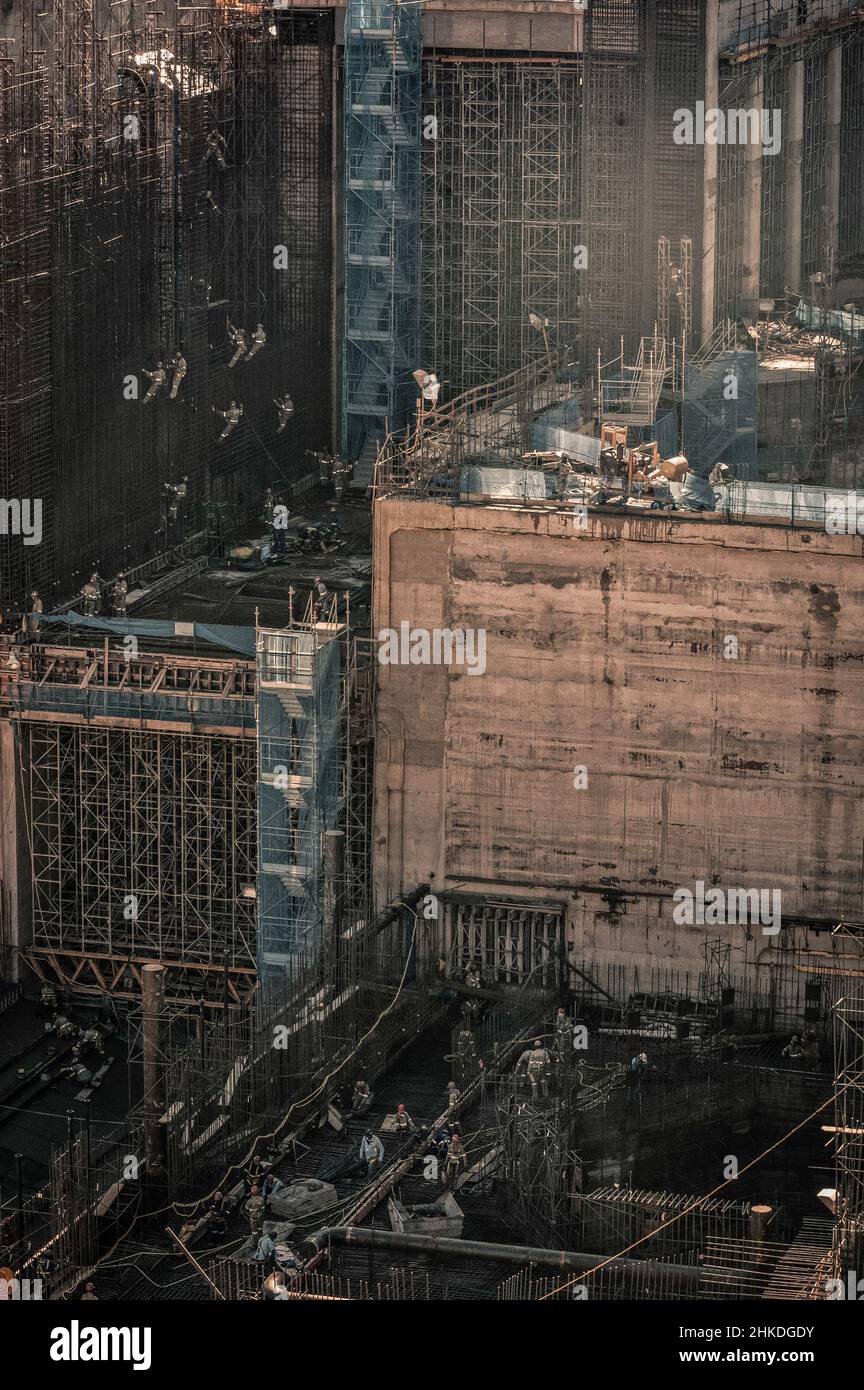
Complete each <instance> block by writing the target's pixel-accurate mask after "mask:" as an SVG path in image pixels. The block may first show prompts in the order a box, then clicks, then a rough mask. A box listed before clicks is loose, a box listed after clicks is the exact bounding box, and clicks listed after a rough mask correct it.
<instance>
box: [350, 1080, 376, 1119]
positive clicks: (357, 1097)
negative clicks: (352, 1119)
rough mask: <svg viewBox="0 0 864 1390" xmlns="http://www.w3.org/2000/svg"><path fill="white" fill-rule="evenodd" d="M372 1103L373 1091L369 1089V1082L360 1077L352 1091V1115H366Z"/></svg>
mask: <svg viewBox="0 0 864 1390" xmlns="http://www.w3.org/2000/svg"><path fill="white" fill-rule="evenodd" d="M371 1105H372V1092H371V1091H370V1090H369V1083H368V1081H363V1080H362V1078H360V1077H358V1079H357V1080H356V1081H355V1082H354V1090H353V1091H352V1093H351V1113H352V1115H365V1114H366V1112H367V1110H368V1109H369V1108H370V1106H371Z"/></svg>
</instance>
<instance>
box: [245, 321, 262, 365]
mask: <svg viewBox="0 0 864 1390" xmlns="http://www.w3.org/2000/svg"><path fill="white" fill-rule="evenodd" d="M266 342H267V334H266V333H265V332H264V325H263V323H259V324H256V325H255V331H254V332H253V334H252V346H251V347H250V349H249V352H248V353H247V355H246V361H247V362H251V360H252V358H253V357H254V356H255V354H256V353H258V352H260V351H261V349H262V348H263V347H264V345H265V343H266Z"/></svg>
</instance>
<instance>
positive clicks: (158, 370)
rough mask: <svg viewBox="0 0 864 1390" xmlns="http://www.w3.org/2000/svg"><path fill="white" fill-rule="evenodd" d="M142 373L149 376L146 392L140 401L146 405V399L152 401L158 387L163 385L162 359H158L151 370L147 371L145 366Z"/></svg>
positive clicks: (163, 367) (163, 365)
mask: <svg viewBox="0 0 864 1390" xmlns="http://www.w3.org/2000/svg"><path fill="white" fill-rule="evenodd" d="M144 375H145V376H146V377H149V378H150V385H149V386H148V388H147V394H146V396H145V397H144V400H143V401H142V405H146V404H147V402H148V401H152V399H153V397H154V396H155V395H156V393H157V391H158V390H159V388H160V387H161V386H164V385H165V364H164V363H163V361H162V359H161V358H160V359H159V361H158V362H157V363H156V366H155V367H154V368H153V371H152V372H148V370H147V368H146V367H145V368H144Z"/></svg>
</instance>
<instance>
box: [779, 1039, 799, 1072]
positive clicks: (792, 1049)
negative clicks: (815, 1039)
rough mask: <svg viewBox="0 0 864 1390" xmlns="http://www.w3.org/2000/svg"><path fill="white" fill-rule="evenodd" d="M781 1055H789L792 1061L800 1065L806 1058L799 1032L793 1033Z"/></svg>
mask: <svg viewBox="0 0 864 1390" xmlns="http://www.w3.org/2000/svg"><path fill="white" fill-rule="evenodd" d="M780 1056H781V1057H788V1058H789V1061H790V1062H794V1063H795V1064H796V1065H797V1066H799V1067H800V1065H801V1063H802V1061H803V1059H804V1045H803V1043H802V1042H801V1039H800V1038H799V1036H798V1034H797V1033H793V1034H792V1036H791V1038H790V1039H789V1041H788V1043H787V1044H786V1046H785V1047H784V1049H783V1051H782V1052H781V1053H780Z"/></svg>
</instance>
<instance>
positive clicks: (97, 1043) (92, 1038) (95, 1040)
mask: <svg viewBox="0 0 864 1390" xmlns="http://www.w3.org/2000/svg"><path fill="white" fill-rule="evenodd" d="M91 1047H92V1048H95V1050H96V1053H97V1055H98V1056H99V1057H104V1056H105V1039H104V1038H103V1036H102V1034H101V1033H100V1031H99V1029H98V1028H87V1029H86V1030H85V1031H84V1032H83V1033H82V1034H81V1036H80V1038H79V1039H78V1041H77V1042H76V1044H75V1046H74V1047H73V1049H72V1056H73V1057H80V1056H81V1053H82V1052H87V1051H89V1049H90V1048H91Z"/></svg>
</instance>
